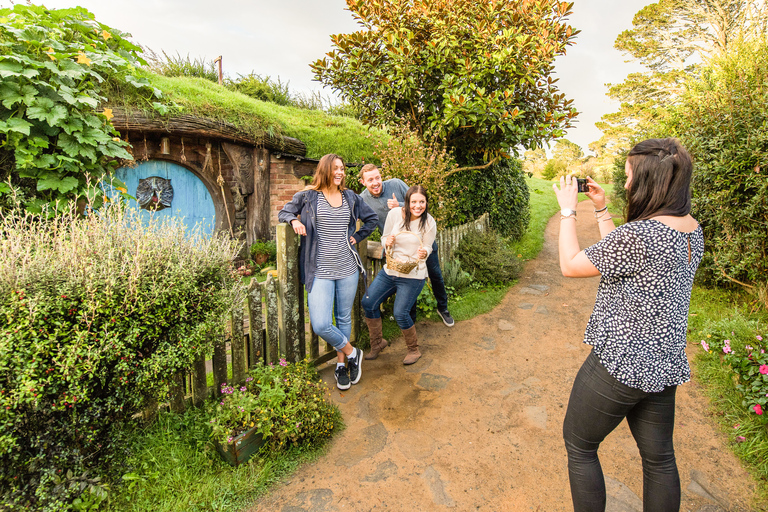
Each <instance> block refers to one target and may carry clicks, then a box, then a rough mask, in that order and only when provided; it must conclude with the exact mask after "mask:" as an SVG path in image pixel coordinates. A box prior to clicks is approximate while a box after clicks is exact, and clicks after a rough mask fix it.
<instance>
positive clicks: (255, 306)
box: [248, 278, 264, 367]
mask: <svg viewBox="0 0 768 512" xmlns="http://www.w3.org/2000/svg"><path fill="white" fill-rule="evenodd" d="M248 328H249V336H248V340H249V343H250V346H249V347H248V365H249V366H251V367H253V366H256V364H257V363H258V362H259V361H261V360H262V356H263V354H264V321H263V320H262V317H261V285H259V282H258V281H256V279H255V278H254V279H251V284H250V285H249V286H248Z"/></svg>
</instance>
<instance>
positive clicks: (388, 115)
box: [311, 0, 579, 165]
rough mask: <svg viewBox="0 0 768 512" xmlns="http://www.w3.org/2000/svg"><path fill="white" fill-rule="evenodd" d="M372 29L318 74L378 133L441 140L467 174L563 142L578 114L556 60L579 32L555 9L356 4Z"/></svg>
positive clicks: (471, 2) (355, 36) (508, 0)
mask: <svg viewBox="0 0 768 512" xmlns="http://www.w3.org/2000/svg"><path fill="white" fill-rule="evenodd" d="M347 5H348V8H349V10H350V11H351V12H352V15H353V16H354V17H355V19H356V20H357V21H358V23H359V24H360V26H361V27H362V30H359V31H357V32H355V33H352V34H346V35H334V36H331V39H332V41H333V46H334V49H333V51H331V52H330V53H329V54H328V56H327V57H326V58H323V59H320V60H318V61H316V62H315V63H314V64H312V65H311V67H312V69H313V71H314V74H315V79H316V80H318V81H320V82H322V83H323V84H324V85H327V86H330V87H332V88H333V89H335V90H336V91H338V92H339V93H340V94H341V95H342V97H344V98H345V99H346V100H347V101H349V102H350V103H352V104H354V105H355V106H356V107H358V109H359V111H360V113H361V115H362V117H363V118H364V119H365V120H366V121H367V122H368V123H370V124H374V125H381V124H385V125H397V124H403V123H404V124H406V125H407V126H409V127H410V128H411V129H413V130H415V131H416V132H417V133H418V134H419V135H420V136H422V137H428V134H434V135H437V136H438V137H439V138H440V139H441V140H443V141H445V144H446V145H447V147H448V148H449V149H451V150H452V151H453V152H454V155H455V157H456V159H457V161H458V162H459V163H460V164H462V165H464V164H467V163H478V162H480V161H482V160H485V161H488V160H495V159H498V158H499V157H501V156H502V155H505V154H506V153H507V152H509V151H510V148H515V147H517V146H520V145H522V146H524V147H529V148H536V147H539V146H540V145H541V143H542V142H543V141H547V140H551V139H553V138H557V137H559V136H561V135H562V133H563V130H564V129H566V128H568V127H570V126H571V121H572V119H573V118H574V117H575V116H576V115H577V112H576V110H575V109H574V108H572V107H571V103H572V101H571V100H567V99H566V98H565V95H564V94H562V93H559V92H558V89H557V86H556V82H557V79H555V78H553V77H552V71H553V67H554V59H555V58H556V57H557V56H558V55H563V54H565V52H566V47H567V46H568V45H570V44H572V41H573V39H574V37H575V36H576V34H577V33H578V32H579V31H577V30H574V29H573V28H572V27H570V26H569V25H567V24H566V21H565V20H566V17H567V16H568V15H569V14H571V11H570V9H571V7H572V5H573V4H572V3H568V2H558V1H553V0H531V1H526V2H518V1H512V0H499V1H493V2H477V1H475V0H439V1H435V0H348V1H347Z"/></svg>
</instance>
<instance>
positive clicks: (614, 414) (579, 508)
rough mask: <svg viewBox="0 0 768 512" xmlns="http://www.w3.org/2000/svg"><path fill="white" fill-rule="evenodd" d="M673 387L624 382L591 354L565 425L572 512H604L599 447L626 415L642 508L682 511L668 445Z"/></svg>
mask: <svg viewBox="0 0 768 512" xmlns="http://www.w3.org/2000/svg"><path fill="white" fill-rule="evenodd" d="M676 390H677V386H669V387H667V388H666V389H664V390H663V391H661V392H658V393H646V392H644V391H641V390H639V389H634V388H630V387H629V386H625V385H624V384H622V383H621V382H619V381H617V380H616V379H615V378H613V376H611V374H609V373H608V371H607V370H606V369H605V367H604V366H603V365H602V364H600V360H599V359H598V358H597V356H596V355H595V354H594V352H592V353H590V354H589V357H587V360H586V361H584V364H583V365H582V367H581V369H580V370H579V373H578V375H576V380H575V381H574V382H573V389H572V390H571V398H570V400H569V401H568V411H567V412H566V414H565V422H564V423H563V438H564V439H565V449H566V451H567V452H568V477H569V479H570V482H571V496H572V498H573V509H574V510H575V511H576V512H587V511H589V512H592V511H599V512H603V511H604V510H605V479H604V478H603V470H602V468H601V467H600V460H599V459H598V457H597V449H598V447H599V446H600V443H601V442H602V440H603V439H605V437H606V436H607V435H608V434H610V433H611V432H612V431H613V429H615V428H616V427H617V426H618V425H619V423H621V420H623V419H624V418H627V423H628V424H629V428H630V430H631V431H632V436H633V437H634V438H635V442H636V443H637V447H638V448H639V449H640V456H641V457H642V460H643V510H644V511H645V512H667V511H677V510H679V509H680V477H679V475H678V472H677V464H676V462H675V449H674V447H673V444H672V433H673V430H674V424H675V391H676Z"/></svg>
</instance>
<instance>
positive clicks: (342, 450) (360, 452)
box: [334, 423, 389, 468]
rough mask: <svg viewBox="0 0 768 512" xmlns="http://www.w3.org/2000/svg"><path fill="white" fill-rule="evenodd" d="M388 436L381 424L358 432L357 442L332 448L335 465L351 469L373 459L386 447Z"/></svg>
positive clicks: (340, 444)
mask: <svg viewBox="0 0 768 512" xmlns="http://www.w3.org/2000/svg"><path fill="white" fill-rule="evenodd" d="M388 435H389V432H388V431H387V429H386V427H384V425H383V424H382V423H376V424H375V425H371V426H369V427H365V428H364V429H363V430H362V431H361V432H360V438H359V442H356V443H343V444H342V443H339V444H338V445H337V446H334V454H335V457H336V465H337V466H346V467H348V468H351V467H352V466H355V465H357V464H358V463H359V462H360V461H362V460H364V459H368V458H371V457H373V456H374V455H376V454H377V453H379V452H380V451H381V450H383V449H384V447H385V446H386V445H387V437H388Z"/></svg>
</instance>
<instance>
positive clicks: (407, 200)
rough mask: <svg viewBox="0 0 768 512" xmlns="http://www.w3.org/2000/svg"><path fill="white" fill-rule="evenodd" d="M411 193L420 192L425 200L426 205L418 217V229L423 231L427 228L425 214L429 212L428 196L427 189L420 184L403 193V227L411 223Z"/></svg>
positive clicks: (407, 226) (405, 227)
mask: <svg viewBox="0 0 768 512" xmlns="http://www.w3.org/2000/svg"><path fill="white" fill-rule="evenodd" d="M413 194H421V195H423V196H424V199H426V200H427V207H426V208H424V213H422V214H421V217H419V231H420V232H422V233H423V232H424V230H425V229H427V214H428V213H429V197H427V191H426V190H425V189H424V187H422V186H421V185H414V186H412V187H411V188H409V189H408V192H406V193H405V207H404V208H405V219H403V229H408V228H409V227H410V225H411V196H412V195H413Z"/></svg>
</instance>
